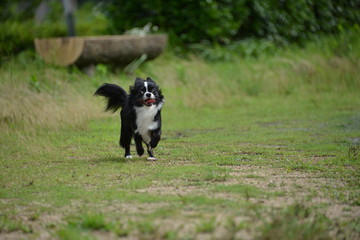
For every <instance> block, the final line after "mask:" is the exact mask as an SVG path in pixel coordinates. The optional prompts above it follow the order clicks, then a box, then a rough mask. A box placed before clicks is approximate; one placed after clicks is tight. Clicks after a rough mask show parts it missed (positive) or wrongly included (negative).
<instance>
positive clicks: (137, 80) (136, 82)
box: [134, 77, 144, 86]
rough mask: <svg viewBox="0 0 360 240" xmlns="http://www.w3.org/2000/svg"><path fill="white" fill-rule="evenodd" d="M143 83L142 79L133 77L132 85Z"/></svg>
mask: <svg viewBox="0 0 360 240" xmlns="http://www.w3.org/2000/svg"><path fill="white" fill-rule="evenodd" d="M143 83H144V79H142V78H139V77H137V78H136V79H135V82H134V86H135V85H138V84H143Z"/></svg>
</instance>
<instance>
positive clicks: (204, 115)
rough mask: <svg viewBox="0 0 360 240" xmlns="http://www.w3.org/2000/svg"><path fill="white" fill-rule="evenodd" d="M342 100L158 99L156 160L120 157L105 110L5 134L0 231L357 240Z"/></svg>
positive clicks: (355, 143) (355, 135) (353, 105)
mask: <svg viewBox="0 0 360 240" xmlns="http://www.w3.org/2000/svg"><path fill="white" fill-rule="evenodd" d="M353 97H354V96H352V95H349V96H345V97H342V98H337V99H336V100H335V99H332V98H327V96H326V94H325V95H324V96H322V97H321V98H319V99H318V100H314V99H298V98H297V97H294V96H291V97H285V98H278V97H273V98H271V97H266V98H264V97H257V98H248V99H244V100H243V101H242V102H240V103H239V104H238V105H237V104H236V105H232V106H230V107H214V108H211V107H205V108H201V109H197V108H190V109H188V110H186V111H183V112H176V111H175V112H174V111H171V114H167V113H166V111H167V110H166V106H165V107H164V113H163V115H164V120H163V121H164V133H163V139H162V141H161V142H160V144H159V146H158V148H157V149H156V150H155V153H156V156H157V157H158V160H157V161H156V162H149V161H147V160H146V157H135V158H134V159H131V160H130V159H124V158H123V157H122V156H123V152H122V149H120V148H119V147H118V146H117V140H118V132H119V122H118V121H119V120H118V116H115V115H106V114H105V113H104V115H103V117H101V118H99V119H97V120H91V121H90V122H89V124H88V126H87V127H86V128H85V129H79V130H77V129H67V130H66V129H65V130H57V131H41V130H39V132H37V133H36V134H35V136H34V135H33V133H28V134H24V135H23V136H20V137H19V136H17V135H16V134H15V135H14V134H13V135H12V134H7V136H6V139H4V137H3V138H2V141H1V145H2V149H3V150H2V159H3V160H2V162H1V165H2V166H1V167H2V169H4V170H3V171H2V174H1V178H0V179H1V191H0V194H1V200H0V206H1V215H0V217H1V222H0V224H1V225H0V229H1V231H0V237H1V239H20V238H25V239H53V238H59V239H79V238H83V239H92V238H95V239H96V238H97V239H118V238H120V239H340V238H341V239H358V238H359V237H360V198H359V197H360V187H359V177H360V175H359V158H358V156H359V136H360V135H359V129H360V116H359V114H358V113H359V112H358V111H359V102H358V100H354V98H353ZM314 101H316V102H314ZM344 106H345V107H344ZM269 109H271V110H269ZM179 119H183V120H184V121H186V122H183V121H179ZM189 119H190V120H189ZM19 139H20V140H19ZM34 139H36V141H35V140H34ZM19 141H20V142H19ZM132 150H133V151H135V149H134V146H132Z"/></svg>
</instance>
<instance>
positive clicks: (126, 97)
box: [94, 77, 164, 160]
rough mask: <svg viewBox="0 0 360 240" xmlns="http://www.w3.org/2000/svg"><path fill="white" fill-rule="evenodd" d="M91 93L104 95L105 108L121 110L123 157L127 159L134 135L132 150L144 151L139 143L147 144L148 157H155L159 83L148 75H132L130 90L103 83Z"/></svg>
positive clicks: (161, 96)
mask: <svg viewBox="0 0 360 240" xmlns="http://www.w3.org/2000/svg"><path fill="white" fill-rule="evenodd" d="M94 95H99V96H103V97H105V98H107V107H106V111H112V112H116V111H117V110H118V109H119V108H122V109H121V112H120V118H121V133H120V141H119V143H120V146H121V147H123V148H124V149H125V157H126V158H131V154H130V143H131V139H132V138H133V137H134V140H135V145H136V151H137V153H138V155H139V156H142V155H143V154H144V148H143V146H142V143H143V142H144V143H145V144H146V146H147V152H148V154H149V158H148V159H149V160H155V158H154V154H153V149H154V148H155V147H156V146H157V145H158V143H159V141H160V138H161V109H162V106H163V104H164V97H163V95H162V93H161V90H160V88H159V86H158V85H157V84H156V83H155V81H153V80H152V79H151V78H149V77H148V78H147V79H146V80H144V79H141V78H136V79H135V82H134V85H133V86H130V93H129V94H127V93H126V91H125V90H124V89H123V88H121V87H120V86H118V85H115V84H109V83H104V84H103V85H102V86H101V87H99V88H98V89H97V90H96V92H95V94H94Z"/></svg>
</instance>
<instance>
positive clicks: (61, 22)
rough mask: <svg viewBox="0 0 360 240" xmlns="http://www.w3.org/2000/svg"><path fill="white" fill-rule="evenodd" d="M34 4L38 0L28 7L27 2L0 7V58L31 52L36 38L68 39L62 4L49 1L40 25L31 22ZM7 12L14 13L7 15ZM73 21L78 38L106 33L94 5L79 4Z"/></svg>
mask: <svg viewBox="0 0 360 240" xmlns="http://www.w3.org/2000/svg"><path fill="white" fill-rule="evenodd" d="M37 4H39V1H34V2H32V3H31V4H30V5H29V6H27V5H28V4H27V3H26V4H25V3H20V4H19V3H17V1H14V2H12V1H8V2H7V3H4V5H3V6H2V7H1V9H0V10H1V11H0V19H3V21H0V29H1V31H0V56H9V55H15V54H18V53H20V52H22V51H24V50H33V49H34V43H33V42H34V39H35V38H47V37H64V36H67V31H66V25H65V19H64V13H63V7H62V4H61V1H49V7H50V9H51V10H50V12H49V13H48V15H47V16H46V17H45V19H44V20H43V22H41V23H36V22H35V21H34V16H33V13H34V11H35V8H36V6H37ZM25 6H27V8H25ZM23 8H24V9H23ZM8 12H13V13H14V14H10V15H9V14H8ZM75 21H76V32H77V35H82V36H91V35H103V34H106V33H107V28H108V20H107V18H106V17H105V15H104V14H103V13H102V12H101V11H100V10H99V8H98V6H97V5H94V4H93V3H87V4H84V5H82V6H81V7H80V8H79V9H78V11H77V12H76V13H75Z"/></svg>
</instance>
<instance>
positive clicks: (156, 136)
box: [146, 128, 161, 161]
mask: <svg viewBox="0 0 360 240" xmlns="http://www.w3.org/2000/svg"><path fill="white" fill-rule="evenodd" d="M160 135H161V129H160V128H158V129H156V130H153V131H151V140H150V143H149V144H146V147H147V152H148V154H149V157H148V160H151V161H155V160H156V158H155V157H154V153H153V149H154V148H156V146H157V145H158V143H159V141H160Z"/></svg>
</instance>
